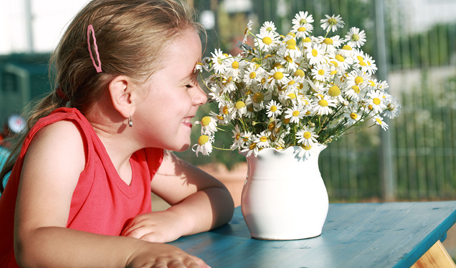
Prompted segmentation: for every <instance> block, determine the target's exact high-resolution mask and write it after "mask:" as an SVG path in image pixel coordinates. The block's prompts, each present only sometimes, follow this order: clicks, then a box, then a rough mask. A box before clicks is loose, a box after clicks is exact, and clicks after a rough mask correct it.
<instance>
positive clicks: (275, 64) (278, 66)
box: [272, 62, 283, 70]
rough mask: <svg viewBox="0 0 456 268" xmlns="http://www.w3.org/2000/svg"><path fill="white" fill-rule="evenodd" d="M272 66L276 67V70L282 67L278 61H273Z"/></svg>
mask: <svg viewBox="0 0 456 268" xmlns="http://www.w3.org/2000/svg"><path fill="white" fill-rule="evenodd" d="M272 68H273V69H275V68H277V70H279V69H283V66H282V64H280V63H279V62H276V63H274V65H272Z"/></svg>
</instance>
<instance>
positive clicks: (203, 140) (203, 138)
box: [198, 135, 209, 145]
mask: <svg viewBox="0 0 456 268" xmlns="http://www.w3.org/2000/svg"><path fill="white" fill-rule="evenodd" d="M208 141H209V136H207V135H201V136H200V137H199V138H198V144H199V145H203V144H205V143H206V142H208Z"/></svg>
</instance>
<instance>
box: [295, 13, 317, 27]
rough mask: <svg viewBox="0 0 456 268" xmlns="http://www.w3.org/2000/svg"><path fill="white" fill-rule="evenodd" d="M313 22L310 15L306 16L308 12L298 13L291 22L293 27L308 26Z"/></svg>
mask: <svg viewBox="0 0 456 268" xmlns="http://www.w3.org/2000/svg"><path fill="white" fill-rule="evenodd" d="M312 22H314V19H313V17H312V15H311V14H308V12H307V11H306V12H304V11H299V12H298V13H297V14H296V15H295V18H294V19H293V20H292V21H291V23H293V25H304V24H310V23H312Z"/></svg>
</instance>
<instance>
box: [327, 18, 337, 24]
mask: <svg viewBox="0 0 456 268" xmlns="http://www.w3.org/2000/svg"><path fill="white" fill-rule="evenodd" d="M328 23H329V25H336V24H337V20H336V19H335V18H330V19H328Z"/></svg>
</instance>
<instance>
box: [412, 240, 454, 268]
mask: <svg viewBox="0 0 456 268" xmlns="http://www.w3.org/2000/svg"><path fill="white" fill-rule="evenodd" d="M411 268H456V265H455V263H454V261H453V259H452V258H451V257H450V255H449V254H448V252H447V251H446V249H445V247H444V246H443V245H442V243H441V242H440V240H439V241H437V243H435V244H434V245H433V246H432V247H431V248H430V249H429V250H428V251H427V252H426V254H424V255H423V256H422V257H421V258H420V259H419V260H418V261H417V262H416V263H415V264H414V265H413V266H412V267H411Z"/></svg>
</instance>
